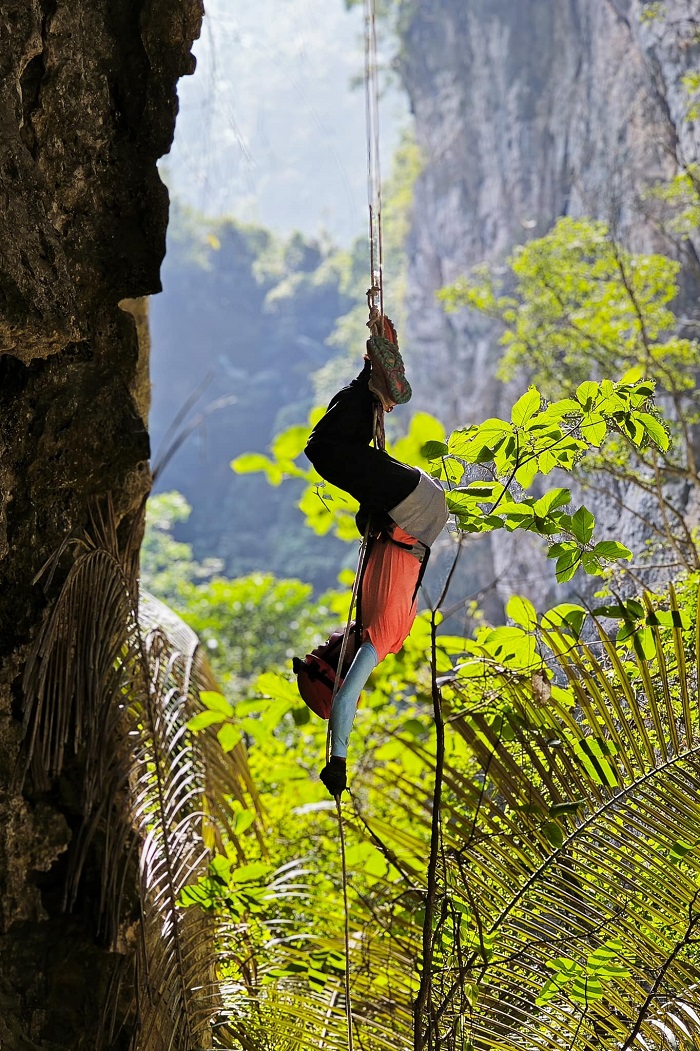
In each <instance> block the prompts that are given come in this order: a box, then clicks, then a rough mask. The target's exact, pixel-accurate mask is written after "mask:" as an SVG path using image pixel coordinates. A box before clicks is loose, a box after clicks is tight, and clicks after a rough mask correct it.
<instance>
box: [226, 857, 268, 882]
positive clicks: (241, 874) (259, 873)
mask: <svg viewBox="0 0 700 1051" xmlns="http://www.w3.org/2000/svg"><path fill="white" fill-rule="evenodd" d="M270 872H272V866H271V865H268V864H267V863H266V862H264V861H251V862H250V863H249V864H247V865H241V866H240V868H237V869H234V870H233V871H232V872H231V880H232V882H233V883H249V882H250V883H252V882H253V881H255V880H260V879H262V878H263V877H264V876H268V875H269V874H270Z"/></svg>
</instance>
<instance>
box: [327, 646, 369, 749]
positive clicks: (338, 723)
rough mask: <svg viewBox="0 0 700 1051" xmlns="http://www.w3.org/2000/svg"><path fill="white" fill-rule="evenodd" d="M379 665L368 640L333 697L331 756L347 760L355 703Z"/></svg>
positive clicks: (361, 647) (355, 709)
mask: <svg viewBox="0 0 700 1051" xmlns="http://www.w3.org/2000/svg"><path fill="white" fill-rule="evenodd" d="M378 664H379V658H378V656H377V651H376V650H375V648H374V646H373V645H372V643H371V642H370V641H369V639H368V640H367V641H366V642H363V643H362V645H361V646H360V648H359V650H358V651H357V653H356V654H355V659H354V661H353V662H352V664H351V665H350V668H349V671H348V673H347V675H346V676H345V680H344V682H343V685H342V686H341V687H340V689H339V690H338V692H337V693H336V695H335V700H334V701H333V707H332V709H331V719H330V724H331V755H339V756H342V757H343V759H345V758H347V754H348V739H349V737H350V731H351V730H352V724H353V720H354V719H355V712H356V711H357V702H358V701H359V699H360V694H361V693H362V690H363V689H364V686H365V683H366V682H367V680H368V679H369V677H370V675H371V674H372V672H373V671H374V669H375V668H376V667H377V665H378Z"/></svg>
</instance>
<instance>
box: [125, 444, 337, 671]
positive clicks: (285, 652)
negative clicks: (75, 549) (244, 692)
mask: <svg viewBox="0 0 700 1051" xmlns="http://www.w3.org/2000/svg"><path fill="white" fill-rule="evenodd" d="M275 448H276V449H277V450H278V451H280V452H283V451H284V448H285V445H284V442H283V441H282V440H281V439H280V440H278V441H277V442H276V443H275ZM189 513H190V508H189V505H188V504H187V501H186V500H185V499H184V497H183V496H182V495H181V494H180V493H175V492H172V493H162V494H158V495H156V496H153V497H151V499H150V500H149V502H148V511H147V528H146V534H145V537H144V543H143V547H142V549H141V583H142V586H143V587H144V588H146V589H147V590H148V591H150V592H151V593H153V594H155V595H156V596H157V597H158V598H160V599H162V600H163V601H164V602H167V603H168V605H170V606H172V608H173V609H175V610H177V612H178V613H179V614H180V615H181V616H182V618H183V619H184V620H185V622H186V623H187V624H188V625H189V626H190V627H191V628H192V629H193V630H194V631H196V632H197V634H198V635H199V637H200V639H201V640H202V642H203V644H204V645H205V646H206V647H207V651H208V654H209V658H210V660H211V663H212V667H213V668H214V670H215V672H216V674H217V676H218V678H219V680H220V681H221V683H222V684H223V685H224V686H237V687H241V686H242V685H243V684H244V683H246V682H247V681H248V680H249V679H251V678H255V677H256V676H257V674H258V673H259V672H260V671H262V670H263V669H271V668H274V667H281V666H283V665H284V664H285V663H286V662H287V661H288V660H289V659H290V657H291V656H292V655H293V654H294V653H297V652H298V653H299V655H302V656H303V654H304V653H305V652H306V651H307V649H310V648H311V647H312V646H314V645H317V644H318V638H319V636H320V635H323V634H324V633H326V634H328V633H329V632H330V631H331V630H332V628H333V626H334V625H335V622H336V619H337V616H338V613H337V603H338V597H337V596H336V594H335V593H333V592H328V593H326V594H325V595H323V596H321V597H320V598H319V599H318V600H315V599H314V597H313V587H312V586H311V585H310V584H303V583H302V582H301V581H299V580H278V579H277V578H275V577H274V576H272V574H270V573H253V574H251V575H249V576H247V577H238V578H236V579H234V580H230V579H227V578H225V577H221V576H218V575H217V576H214V575H213V574H214V573H215V572H216V571H217V570H218V569H219V564H218V563H217V561H216V560H214V559H208V560H206V561H205V562H204V563H198V562H196V561H194V560H193V558H192V549H191V547H190V545H188V544H182V543H180V542H179V541H177V540H175V539H174V538H173V535H172V534H173V529H174V528H175V526H176V524H177V523H178V522H183V521H186V519H187V516H188V515H189ZM206 578H209V579H206Z"/></svg>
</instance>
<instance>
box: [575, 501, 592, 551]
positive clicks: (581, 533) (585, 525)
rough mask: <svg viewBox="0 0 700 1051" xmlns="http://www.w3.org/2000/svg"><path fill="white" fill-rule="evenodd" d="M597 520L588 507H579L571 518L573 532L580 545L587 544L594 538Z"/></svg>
mask: <svg viewBox="0 0 700 1051" xmlns="http://www.w3.org/2000/svg"><path fill="white" fill-rule="evenodd" d="M594 527H595V518H594V517H593V515H592V514H591V512H590V511H589V510H588V508H586V507H583V506H582V507H579V509H578V511H577V512H576V513H575V514H574V515H572V517H571V532H572V533H573V534H574V536H575V537H576V539H577V540H578V542H579V543H580V544H587V543H588V541H589V540H590V539H591V537H592V536H593V529H594Z"/></svg>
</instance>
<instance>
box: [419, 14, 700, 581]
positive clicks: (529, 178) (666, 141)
mask: <svg viewBox="0 0 700 1051" xmlns="http://www.w3.org/2000/svg"><path fill="white" fill-rule="evenodd" d="M646 6H647V5H645V4H643V3H641V2H640V0H431V2H430V3H428V2H427V0H426V2H416V3H406V4H405V5H404V11H403V17H402V27H401V39H402V49H401V55H400V71H401V76H402V78H403V81H404V84H405V86H406V89H407V91H408V93H409V96H410V99H411V107H412V110H413V113H414V116H415V122H416V133H417V138H418V142H419V144H420V146H421V148H422V151H423V157H424V160H425V168H424V171H423V174H422V176H421V177H420V179H419V182H418V185H417V187H416V197H415V214H414V218H413V224H412V230H411V235H410V240H409V256H410V259H409V267H410V272H409V295H408V297H407V298H408V303H409V309H410V318H409V327H408V333H407V334H408V336H409V339H410V344H411V346H412V347H413V348H415V349H414V352H413V354H412V355H411V356H410V359H409V360H410V366H411V371H412V373H413V374H414V375H415V376H416V380H417V382H416V387H417V389H418V391H419V396H418V398H417V399H416V401H417V403H418V404H417V407H421V406H420V401H422V402H423V405H424V406H425V407H428V408H430V409H431V410H432V411H434V412H436V413H437V414H438V415H440V416H441V417H442V418H443V419H444V420H445V422H446V424H447V425H448V426H457V425H463V424H465V423H468V422H472V421H479V420H481V419H484V418H486V417H487V416H489V415H498V414H500V413H501V412H504V411H505V410H506V407H507V405H509V404H510V403H511V401H512V397H511V396H512V394H513V390H508V389H507V388H504V386H503V385H502V384H500V383H499V382H498V381H496V380H495V379H494V372H495V368H496V363H497V360H498V356H499V348H498V345H497V338H498V332H497V331H496V330H495V329H494V327H493V326H492V325H491V324H490V323H489V322H488V321H485V320H484V319H483V318H480V317H477V316H475V315H473V314H470V313H469V312H467V311H463V312H461V313H459V314H456V315H454V314H453V315H446V314H444V313H443V311H442V310H441V308H440V306H439V305H438V304H437V303H436V301H435V292H436V291H437V289H439V288H440V287H441V286H443V285H445V284H447V283H449V282H451V281H453V280H454V279H455V278H456V277H458V276H459V275H460V274H463V273H465V272H467V271H468V270H469V269H470V268H471V267H472V266H473V265H474V264H475V263H479V262H483V261H486V262H489V263H494V264H498V263H499V262H501V261H502V260H503V259H504V257H505V256H506V255H507V254H508V252H509V250H510V249H511V248H512V246H513V245H515V244H518V243H522V242H524V241H526V240H527V239H529V238H531V237H535V236H541V235H542V234H544V233H545V232H546V231H547V230H548V229H549V228H550V227H551V226H552V224H553V223H554V221H555V220H556V219H557V218H558V217H559V216H562V215H592V216H596V217H600V218H603V219H606V220H613V221H614V222H615V223H616V225H617V228H618V229H619V230H620V231H621V232H622V233H623V234H624V236H625V238H626V239H627V241H628V243H629V244H630V246H631V247H632V248H634V249H636V250H644V249H649V248H654V249H660V250H662V251H665V252H669V251H672V248H671V246H669V244H668V243H667V242H666V241H663V240H662V239H661V237H660V235H659V233H658V230H657V228H656V226H655V225H654V223H653V221H652V220H651V219H648V218H647V217H646V212H647V211H648V209H645V208H644V207H643V206H642V203H641V201H640V194H641V191H642V190H643V189H644V187H645V186H647V185H649V183H651V182H653V181H655V180H657V179H660V178H665V177H668V176H670V175H672V174H674V173H675V171H676V170H677V168H678V166H679V165H682V164H685V163H688V162H689V161H694V160H697V159H698V155H699V153H700V126H699V124H698V122H695V123H693V122H688V121H687V120H686V119H685V118H686V113H687V106H688V101H687V93H686V91H685V89H684V87H683V84H682V76H683V74H684V73H686V72H687V71H688V70H691V69H697V68H698V67H699V66H700V49H699V47H698V42H697V32H698V27H699V24H700V4H698V2H697V0H668V2H664V3H663V4H661V5H656V7H657V9H658V11H659V15H658V17H657V18H654V19H651V20H648V21H647V20H644V19H643V18H642V14H643V10H644V8H645V7H646ZM697 248H698V240H697V239H695V242H694V243H692V242H691V244H690V245H689V246H688V252H689V256H687V257H686V259H685V262H686V264H687V265H686V266H685V267H684V275H683V289H684V309H685V311H687V312H690V313H691V314H692V315H693V316H696V317H697V314H698V309H697V299H698V292H699V291H700V287H699V284H698V269H697V265H696V264H697V256H696V255H695V251H696V249H697ZM693 256H695V259H693V258H692V257H693ZM692 263H695V265H694V266H693V265H691V264H692ZM409 353H410V352H409ZM518 387H522V383H521V384H518ZM679 498H680V499H683V495H682V494H679ZM686 498H687V497H686ZM608 519H609V522H608V524H609V525H610V526H611V528H613V527H614V529H615V535H616V536H618V537H620V538H622V539H624V538H627V539H628V540H630V541H631V542H632V543H633V544H634V542H635V540H636V541H637V543H636V544H635V546H637V547H639V540H640V537H639V536H635V530H636V528H637V526H636V524H635V519H634V518H633V517H632V516H629V515H628V516H625V517H624V520H623V521H622V523H620V522H619V520H618V514H617V511H615V512H614V514H613V513H612V511H611V513H610V514H609V515H608ZM600 525H601V532H602V531H603V530H604V529H605V527H606V522H605V514H604V515H603V516H602V518H601V521H600ZM486 548H488V550H486ZM471 564H472V576H471V578H470V581H469V586H470V587H472V588H475V587H478V586H483V585H485V584H487V583H488V581H490V580H493V579H498V580H499V581H500V585H499V586H500V587H501V590H502V593H503V594H507V593H512V591H513V590H524V591H525V592H527V593H529V594H531V595H533V596H534V597H535V598H536V599H537V600H538V601H539V602H544V601H547V599H548V598H552V597H553V596H554V592H553V590H552V586H551V585H552V580H551V576H550V575H548V574H547V573H543V571H542V568H541V567H542V558H541V554H535V553H534V550H533V547H532V545H531V544H529V543H528V542H527V540H526V541H525V542H523V540H522V539H521V538H518V540H517V545H516V544H514V543H513V542H512V541H510V540H509V538H507V537H505V538H501V537H500V536H498V537H497V539H495V540H493V541H492V542H490V543H488V544H484V543H481V545H480V547H479V549H478V553H475V556H474V557H473V559H472V560H471ZM533 567H534V568H533ZM557 597H558V599H559V600H561V597H562V596H561V589H559V592H558V594H557Z"/></svg>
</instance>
